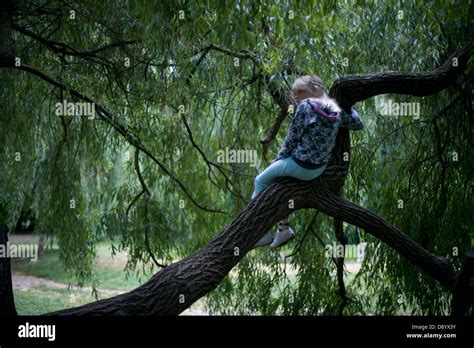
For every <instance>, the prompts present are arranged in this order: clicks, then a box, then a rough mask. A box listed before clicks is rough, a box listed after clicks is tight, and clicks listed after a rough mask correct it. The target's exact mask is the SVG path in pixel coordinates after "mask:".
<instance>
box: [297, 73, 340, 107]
mask: <svg viewBox="0 0 474 348" xmlns="http://www.w3.org/2000/svg"><path fill="white" fill-rule="evenodd" d="M291 95H292V97H293V99H294V100H295V101H296V103H299V102H300V101H302V100H304V99H307V98H316V99H319V100H320V101H321V103H322V104H323V106H326V107H328V108H329V109H330V110H331V111H335V112H337V111H341V108H340V107H339V105H337V103H336V101H335V100H334V99H331V98H329V96H328V95H327V94H326V91H325V89H324V82H323V80H322V79H321V78H320V77H318V76H316V75H313V76H309V75H305V76H301V77H299V78H297V79H296V81H295V82H294V83H293V86H292V88H291Z"/></svg>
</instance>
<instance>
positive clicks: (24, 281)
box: [12, 272, 123, 298]
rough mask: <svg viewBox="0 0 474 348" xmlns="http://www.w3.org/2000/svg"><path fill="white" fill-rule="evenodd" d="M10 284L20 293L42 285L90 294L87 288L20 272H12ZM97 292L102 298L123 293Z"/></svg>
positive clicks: (101, 290) (90, 289) (111, 291)
mask: <svg viewBox="0 0 474 348" xmlns="http://www.w3.org/2000/svg"><path fill="white" fill-rule="evenodd" d="M12 283H13V288H14V289H17V290H20V291H28V290H30V289H31V288H32V287H35V286H42V285H43V286H47V287H49V288H55V289H71V290H74V291H84V292H88V293H89V294H90V293H91V292H92V288H91V287H89V286H86V287H83V288H80V287H78V286H72V285H71V286H69V285H68V284H64V283H58V282H55V281H53V280H49V279H46V278H39V277H35V276H30V275H26V274H23V273H20V272H12ZM98 290H99V292H100V294H101V297H102V298H105V297H110V296H115V295H120V294H122V293H123V291H120V290H114V289H98Z"/></svg>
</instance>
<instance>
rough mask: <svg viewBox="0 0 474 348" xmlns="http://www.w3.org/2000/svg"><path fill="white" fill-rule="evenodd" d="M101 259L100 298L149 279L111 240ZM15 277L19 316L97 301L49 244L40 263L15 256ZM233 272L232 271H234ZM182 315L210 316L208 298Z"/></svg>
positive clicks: (102, 246)
mask: <svg viewBox="0 0 474 348" xmlns="http://www.w3.org/2000/svg"><path fill="white" fill-rule="evenodd" d="M37 241H38V237H37V236H34V235H21V236H17V235H12V236H10V242H11V243H37ZM97 251H98V258H97V261H96V272H97V277H98V280H99V286H98V287H97V291H98V298H97V299H104V298H108V297H112V296H116V295H119V294H122V293H124V292H127V291H130V290H132V289H134V288H136V287H137V286H139V285H140V284H141V283H143V282H144V281H147V280H148V278H149V277H148V276H145V275H137V274H127V273H126V272H125V271H124V268H125V266H126V264H127V260H128V256H127V254H126V253H125V252H119V253H117V254H116V255H115V256H113V257H112V256H111V251H110V243H108V242H100V243H99V244H98V246H97ZM359 269H360V264H359V263H356V262H351V261H347V262H346V270H347V271H348V276H349V277H351V278H352V277H353V276H354V275H355V274H356V273H357V272H358V271H359ZM12 271H13V273H12V280H13V287H14V295H15V303H16V306H17V311H18V313H19V314H20V315H40V314H44V313H48V312H52V311H56V310H60V309H64V308H70V307H75V306H79V305H82V304H86V303H89V302H92V301H95V300H96V298H95V296H94V295H93V294H92V288H91V287H82V288H80V287H77V286H74V285H71V282H73V280H74V277H73V276H72V275H71V274H69V273H68V272H66V271H65V270H64V269H63V268H62V266H61V263H60V261H59V250H58V249H57V248H55V247H54V246H48V249H47V250H46V252H45V254H44V255H43V256H41V257H40V258H39V260H38V261H37V262H31V261H30V260H21V259H12ZM297 272H298V271H297V270H296V269H294V268H290V266H289V265H288V268H287V274H288V276H289V277H290V278H294V277H296V275H297ZM231 274H232V272H231ZM182 315H208V312H207V311H206V309H205V299H201V300H199V301H198V302H196V303H195V304H193V305H192V306H191V308H189V309H188V310H186V311H185V312H183V313H182Z"/></svg>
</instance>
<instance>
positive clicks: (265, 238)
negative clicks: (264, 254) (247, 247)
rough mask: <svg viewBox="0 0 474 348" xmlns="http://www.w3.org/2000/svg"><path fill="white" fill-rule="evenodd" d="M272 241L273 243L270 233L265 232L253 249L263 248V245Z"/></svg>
mask: <svg viewBox="0 0 474 348" xmlns="http://www.w3.org/2000/svg"><path fill="white" fill-rule="evenodd" d="M272 241H273V236H272V234H271V233H270V232H267V233H265V235H264V236H263V237H262V238H260V240H259V241H258V242H257V243H255V245H254V246H253V248H254V249H255V248H260V247H263V246H265V245H268V244H271V243H272Z"/></svg>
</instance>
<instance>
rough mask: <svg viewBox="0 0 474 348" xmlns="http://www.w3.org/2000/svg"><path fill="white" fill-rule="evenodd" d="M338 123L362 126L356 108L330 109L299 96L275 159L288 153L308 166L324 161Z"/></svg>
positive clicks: (286, 155) (330, 147)
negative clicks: (345, 109)
mask: <svg viewBox="0 0 474 348" xmlns="http://www.w3.org/2000/svg"><path fill="white" fill-rule="evenodd" d="M339 127H345V128H348V129H352V130H359V129H362V128H364V125H363V124H362V120H361V119H360V116H359V114H358V113H357V111H356V110H355V109H354V108H352V109H351V114H350V115H349V114H347V113H346V112H344V111H341V112H332V111H330V110H329V109H327V108H324V107H323V106H322V104H321V102H320V101H319V100H317V99H315V98H308V99H304V100H302V101H301V102H300V103H299V104H298V107H297V109H296V113H295V116H294V118H293V121H292V122H291V124H290V127H289V129H288V134H287V136H286V138H285V142H284V143H283V146H282V147H281V149H280V152H278V155H277V157H276V158H275V159H276V160H279V159H282V158H287V157H289V156H291V157H292V158H293V159H294V160H295V162H296V163H298V164H299V165H301V166H302V167H304V168H307V169H316V168H319V167H322V166H324V165H326V164H327V163H328V162H329V159H330V158H331V151H332V149H333V147H334V144H335V142H336V135H337V131H338V130H339Z"/></svg>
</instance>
